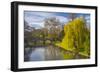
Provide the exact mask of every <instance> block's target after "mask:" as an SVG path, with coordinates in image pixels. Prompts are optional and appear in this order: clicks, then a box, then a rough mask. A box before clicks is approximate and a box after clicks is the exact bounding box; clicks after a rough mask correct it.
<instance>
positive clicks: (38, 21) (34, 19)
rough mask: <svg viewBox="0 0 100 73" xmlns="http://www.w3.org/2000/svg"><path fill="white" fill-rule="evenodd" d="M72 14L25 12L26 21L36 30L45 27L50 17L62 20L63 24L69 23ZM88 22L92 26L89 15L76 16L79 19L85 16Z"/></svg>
mask: <svg viewBox="0 0 100 73" xmlns="http://www.w3.org/2000/svg"><path fill="white" fill-rule="evenodd" d="M69 14H70V13H61V12H38V11H24V19H25V21H26V22H28V24H29V26H32V27H35V28H41V27H44V24H43V23H44V19H45V18H50V17H56V18H57V19H59V20H60V22H61V23H64V24H65V23H67V22H68V21H69V18H68V17H69ZM84 15H85V19H86V20H87V21H86V22H87V24H88V25H90V15H89V14H79V13H78V14H76V16H77V17H80V16H84Z"/></svg>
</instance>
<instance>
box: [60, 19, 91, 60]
mask: <svg viewBox="0 0 100 73" xmlns="http://www.w3.org/2000/svg"><path fill="white" fill-rule="evenodd" d="M64 33H65V36H64V38H63V40H62V42H61V44H60V46H61V47H63V48H64V49H66V50H74V58H76V57H77V55H78V54H79V52H80V50H84V51H85V52H87V53H86V54H88V53H89V49H90V31H89V30H88V29H87V28H86V25H85V21H84V19H83V18H76V19H74V20H73V21H71V22H69V23H68V24H66V25H65V26H64Z"/></svg>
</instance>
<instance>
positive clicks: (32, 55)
mask: <svg viewBox="0 0 100 73" xmlns="http://www.w3.org/2000/svg"><path fill="white" fill-rule="evenodd" d="M72 58H73V52H70V51H65V50H63V49H62V48H59V47H57V46H53V45H49V46H47V47H46V46H45V47H31V48H25V51H24V61H47V60H65V59H72ZM79 58H83V57H82V56H81V57H80V56H79Z"/></svg>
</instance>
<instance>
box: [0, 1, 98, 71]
mask: <svg viewBox="0 0 100 73" xmlns="http://www.w3.org/2000/svg"><path fill="white" fill-rule="evenodd" d="M11 1H13V0H0V73H11V71H10V53H11V52H10V51H11V50H10V45H11V44H10V29H11V27H10V21H11V20H10V19H11V18H10V17H11V14H10V2H11ZM16 1H18V0H16ZM21 1H34V2H47V3H62V4H78V5H79V4H80V5H97V6H98V7H99V8H98V9H100V5H99V3H100V0H21ZM99 12H100V10H99ZM99 12H98V13H99ZM98 16H100V14H98ZM99 18H100V17H98V19H99ZM99 23H100V22H99ZM99 23H98V24H99ZM98 28H100V25H98ZM98 31H100V29H98ZM98 37H100V35H99V34H98ZM98 40H99V41H98V43H100V38H99V39H98ZM99 48H100V46H98V51H100V49H99ZM98 55H100V53H98ZM99 60H100V58H99ZM99 68H100V66H99V67H91V68H74V69H60V70H45V71H36V73H44V72H45V73H55V72H56V73H61V72H63V73H66V72H67V73H80V72H81V73H87V72H88V73H91V72H93V73H98V72H100V71H99ZM30 73H32V72H31V71H30Z"/></svg>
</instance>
